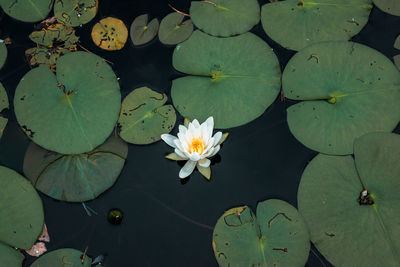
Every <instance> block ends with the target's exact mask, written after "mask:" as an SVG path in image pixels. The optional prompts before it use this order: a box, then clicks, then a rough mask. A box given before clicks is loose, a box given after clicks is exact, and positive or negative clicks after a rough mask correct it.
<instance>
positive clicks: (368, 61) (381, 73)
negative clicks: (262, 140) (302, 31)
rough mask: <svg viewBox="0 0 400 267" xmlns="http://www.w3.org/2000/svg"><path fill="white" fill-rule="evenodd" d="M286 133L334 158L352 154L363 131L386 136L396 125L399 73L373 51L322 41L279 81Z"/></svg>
mask: <svg viewBox="0 0 400 267" xmlns="http://www.w3.org/2000/svg"><path fill="white" fill-rule="evenodd" d="M282 84H283V86H282V87H283V91H284V93H285V96H286V97H287V98H289V99H294V100H304V101H303V102H300V103H298V104H295V105H293V106H291V107H289V108H288V109H287V121H288V124H289V128H290V131H291V132H292V134H293V135H294V136H295V137H296V138H297V140H299V141H300V142H301V143H302V144H303V145H305V146H306V147H308V148H311V149H313V150H316V151H318V152H322V153H325V154H333V155H346V154H352V153H353V142H354V140H355V139H356V138H357V137H359V136H361V135H363V134H365V133H368V132H373V131H385V132H391V131H392V130H393V129H394V128H395V127H396V125H397V123H398V122H399V121H400V105H399V104H398V103H400V73H399V71H398V70H397V69H396V67H395V66H394V65H393V63H392V62H391V61H390V60H389V59H388V58H386V57H385V56H384V55H382V54H381V53H379V52H378V51H376V50H374V49H371V48H369V47H367V46H364V45H361V44H357V43H351V42H325V43H320V44H315V45H312V46H310V47H307V48H305V49H304V50H302V51H300V52H299V53H297V54H296V55H294V57H293V58H292V59H291V60H290V61H289V63H288V64H287V66H286V68H285V71H284V73H283V77H282Z"/></svg>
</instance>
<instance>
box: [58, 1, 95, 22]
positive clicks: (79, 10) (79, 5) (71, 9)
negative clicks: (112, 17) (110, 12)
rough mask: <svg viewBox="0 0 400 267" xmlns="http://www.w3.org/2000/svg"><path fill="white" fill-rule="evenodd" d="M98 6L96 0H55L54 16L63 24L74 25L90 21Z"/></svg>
mask: <svg viewBox="0 0 400 267" xmlns="http://www.w3.org/2000/svg"><path fill="white" fill-rule="evenodd" d="M98 6H99V2H98V0H55V3H54V16H55V17H56V18H57V20H58V21H61V22H63V23H64V24H65V25H67V26H71V27H76V26H79V25H83V24H86V23H88V22H89V21H91V20H92V19H93V18H94V17H95V16H96V14H97V9H98Z"/></svg>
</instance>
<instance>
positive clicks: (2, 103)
mask: <svg viewBox="0 0 400 267" xmlns="http://www.w3.org/2000/svg"><path fill="white" fill-rule="evenodd" d="M5 109H8V96H7V92H6V90H5V89H4V87H3V85H2V84H1V83H0V112H2V111H3V110H5ZM7 122H8V119H7V118H4V117H3V116H2V115H1V114H0V138H1V136H2V135H3V132H4V128H5V127H6V125H7Z"/></svg>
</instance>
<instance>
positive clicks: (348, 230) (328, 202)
mask: <svg viewBox="0 0 400 267" xmlns="http://www.w3.org/2000/svg"><path fill="white" fill-rule="evenodd" d="M354 156H355V160H354V159H353V158H352V157H351V156H329V155H323V154H319V155H318V156H316V157H315V158H314V159H313V160H312V161H311V162H310V163H309V164H308V166H307V168H306V169H305V171H304V173H303V176H302V178H301V182H300V186H299V191H298V203H299V211H300V213H301V214H302V215H303V217H304V219H305V221H306V223H307V224H308V228H309V229H310V234H311V240H312V242H313V243H314V245H315V246H316V247H317V249H318V250H319V251H320V252H321V253H322V254H323V255H324V256H325V257H326V259H327V260H329V261H330V262H331V263H332V264H333V265H335V266H400V264H399V252H400V240H399V239H398V238H397V237H398V236H400V228H399V227H398V226H399V225H400V205H399V204H400V197H399V194H398V191H399V189H400V180H399V177H400V167H399V164H398V159H399V158H400V136H398V135H396V134H392V133H370V134H367V135H364V136H362V137H360V138H358V139H357V140H356V141H355V144H354ZM364 189H366V190H367V191H366V192H367V193H368V194H367V196H366V197H363V198H361V192H362V191H363V190H364ZM363 200H368V201H366V202H363ZM369 201H372V202H369ZM367 202H369V203H367ZM361 203H363V204H361Z"/></svg>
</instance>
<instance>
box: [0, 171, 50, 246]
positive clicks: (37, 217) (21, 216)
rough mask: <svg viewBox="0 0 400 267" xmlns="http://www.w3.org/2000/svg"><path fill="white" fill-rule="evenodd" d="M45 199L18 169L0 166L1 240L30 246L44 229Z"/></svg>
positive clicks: (16, 244) (11, 244) (11, 243)
mask: <svg viewBox="0 0 400 267" xmlns="http://www.w3.org/2000/svg"><path fill="white" fill-rule="evenodd" d="M43 220H44V218H43V206H42V200H41V199H40V197H39V195H38V194H37V192H36V190H35V188H33V186H32V185H31V183H30V182H29V181H28V180H26V179H25V178H24V177H22V176H21V175H19V174H18V173H16V172H15V171H13V170H11V169H8V168H6V167H3V166H0V242H3V243H5V244H7V245H10V246H12V247H16V248H22V249H30V248H31V247H32V245H33V243H35V241H36V239H37V238H38V236H39V235H40V233H41V232H42V229H43Z"/></svg>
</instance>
